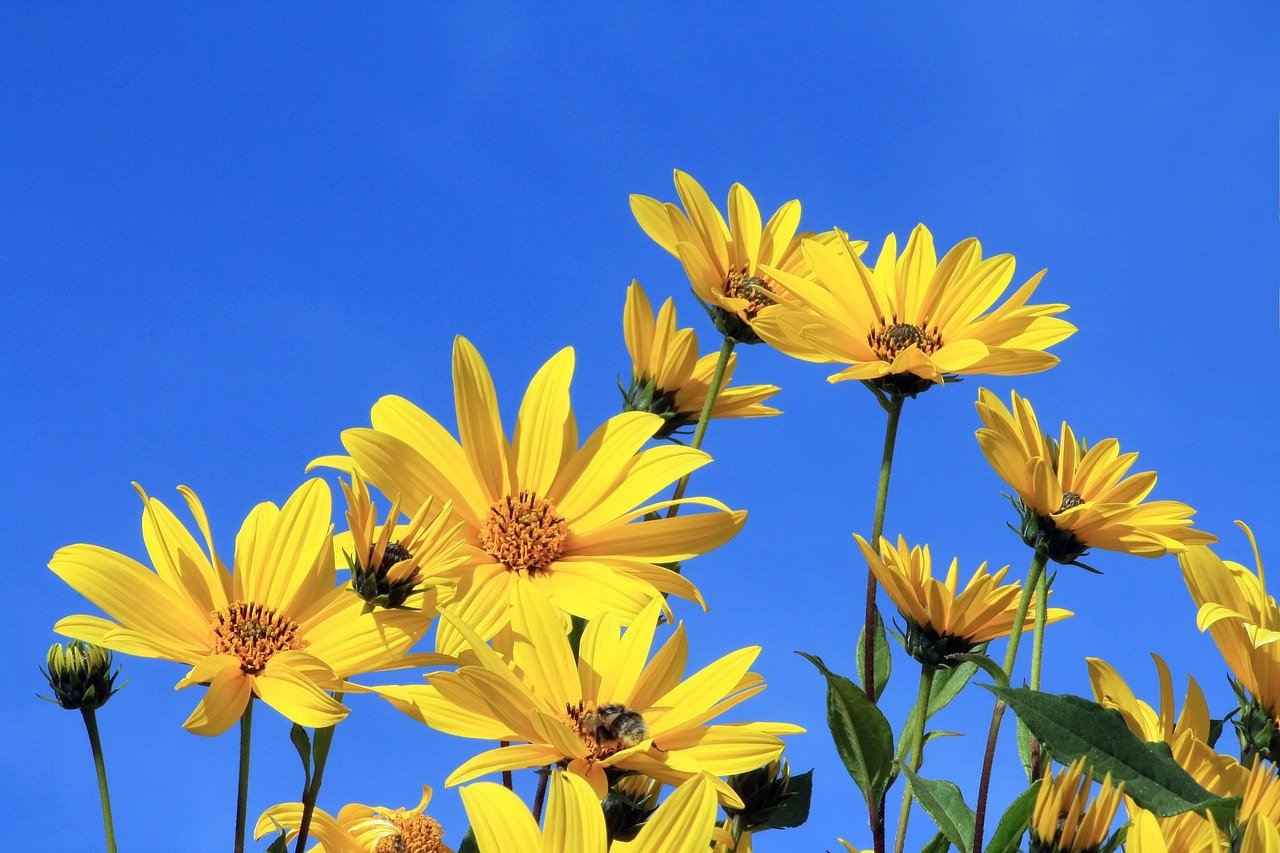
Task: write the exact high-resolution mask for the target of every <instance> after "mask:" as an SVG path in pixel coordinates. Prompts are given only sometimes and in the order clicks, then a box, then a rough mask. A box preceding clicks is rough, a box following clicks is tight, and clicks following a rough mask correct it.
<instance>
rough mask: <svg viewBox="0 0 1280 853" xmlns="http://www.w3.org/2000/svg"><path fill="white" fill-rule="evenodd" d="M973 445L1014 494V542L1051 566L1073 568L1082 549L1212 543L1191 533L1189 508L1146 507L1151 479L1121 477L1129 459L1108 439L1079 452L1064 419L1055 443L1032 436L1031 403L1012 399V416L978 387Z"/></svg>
mask: <svg viewBox="0 0 1280 853" xmlns="http://www.w3.org/2000/svg"><path fill="white" fill-rule="evenodd" d="M978 415H979V416H980V417H981V418H982V429H980V430H978V432H977V435H978V444H979V445H980V446H981V447H982V452H983V454H984V455H985V456H986V457H987V461H988V462H989V463H991V467H992V468H994V469H995V470H996V473H997V474H999V475H1000V476H1001V478H1003V479H1004V481H1005V482H1006V483H1008V484H1009V485H1010V486H1012V487H1013V489H1014V491H1016V492H1017V493H1018V499H1019V501H1020V506H1019V512H1020V513H1021V514H1022V530H1021V533H1022V539H1023V541H1024V542H1026V543H1027V544H1028V545H1029V546H1031V547H1032V548H1037V549H1039V548H1044V549H1045V550H1046V552H1047V554H1048V556H1049V557H1050V558H1051V559H1053V560H1054V561H1056V562H1059V563H1068V564H1072V565H1081V564H1080V563H1079V562H1077V561H1078V560H1079V558H1080V557H1082V556H1084V554H1085V553H1086V552H1087V551H1088V549H1090V548H1102V549H1104V550H1107V551H1120V552H1122V553H1125V554H1136V555H1137V556H1139V557H1160V556H1163V555H1164V554H1167V553H1175V554H1180V553H1182V552H1183V551H1185V550H1186V549H1187V548H1188V547H1190V546H1192V545H1203V544H1206V543H1209V542H1216V541H1217V537H1215V536H1212V535H1210V534H1208V533H1205V532H1204V531H1201V530H1194V529H1192V527H1191V516H1193V515H1195V510H1193V509H1192V508H1191V507H1189V506H1187V505H1186V504H1184V503H1179V502H1178V501H1148V500H1147V499H1146V498H1147V495H1149V494H1151V490H1152V489H1153V488H1155V485H1156V473H1155V472H1154V471H1143V472H1142V473H1140V474H1133V475H1131V476H1127V477H1126V476H1125V475H1126V473H1127V472H1128V471H1129V469H1130V468H1131V467H1132V466H1133V463H1134V462H1135V461H1136V460H1137V458H1138V454H1136V453H1123V454H1122V453H1121V452H1120V444H1119V442H1117V441H1116V440H1115V439H1114V438H1108V439H1105V440H1103V441H1100V442H1098V443H1097V444H1095V445H1093V446H1092V447H1085V446H1084V445H1083V444H1082V443H1081V442H1080V441H1078V440H1077V439H1076V435H1075V433H1074V432H1072V430H1071V427H1070V426H1068V425H1067V423H1066V422H1065V421H1064V422H1063V424H1062V431H1061V434H1060V438H1059V439H1058V440H1057V441H1054V440H1053V439H1050V438H1049V437H1047V436H1046V435H1045V434H1044V433H1043V432H1042V431H1041V430H1040V423H1039V422H1038V421H1037V420H1036V413H1035V411H1034V410H1033V409H1032V408H1031V404H1030V403H1029V402H1028V401H1027V400H1026V399H1024V398H1022V397H1019V396H1018V394H1017V392H1014V394H1013V411H1010V410H1009V409H1007V408H1005V405H1004V403H1002V402H1001V401H1000V400H999V398H997V397H996V395H995V394H992V393H991V392H990V391H988V390H987V389H985V388H983V389H981V390H980V391H979V396H978Z"/></svg>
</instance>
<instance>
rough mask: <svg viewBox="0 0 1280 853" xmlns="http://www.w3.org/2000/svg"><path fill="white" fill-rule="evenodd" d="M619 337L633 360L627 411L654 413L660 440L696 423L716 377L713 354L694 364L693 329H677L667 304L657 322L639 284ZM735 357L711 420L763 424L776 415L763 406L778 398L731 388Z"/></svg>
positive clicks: (760, 389) (761, 390)
mask: <svg viewBox="0 0 1280 853" xmlns="http://www.w3.org/2000/svg"><path fill="white" fill-rule="evenodd" d="M622 328H623V334H624V336H625V337H626V341H627V352H629V353H630V354H631V388H630V389H629V390H628V391H627V392H626V396H625V401H624V405H625V406H626V408H627V410H628V411H641V412H653V413H654V414H655V415H660V416H661V417H662V418H663V419H664V421H665V423H663V425H662V429H660V430H658V434H657V437H658V438H669V437H670V436H671V435H673V434H674V433H676V432H677V431H678V430H680V429H682V428H683V427H689V426H693V425H694V424H696V423H697V422H698V416H699V415H700V414H701V412H702V405H703V402H704V401H705V400H706V399H707V393H708V391H709V390H710V388H709V386H710V384H711V375H712V373H714V372H715V366H716V359H717V356H716V355H715V354H710V355H705V356H703V357H702V358H698V336H697V334H696V333H695V332H694V331H693V329H677V328H676V309H675V303H674V302H673V301H672V300H671V299H670V298H668V299H667V301H666V302H663V303H662V307H661V308H660V309H658V315H657V317H656V318H655V317H654V314H653V308H652V307H651V306H650V304H649V298H648V297H647V296H645V292H644V288H642V287H641V286H640V282H638V281H633V282H631V286H630V287H629V288H627V307H626V310H625V312H624V314H623V324H622ZM736 364H737V356H736V355H735V354H732V353H731V354H730V355H729V363H728V365H727V366H726V368H725V373H724V382H723V384H722V385H721V387H720V393H719V394H717V395H716V401H715V406H714V407H713V408H712V410H711V417H713V418H761V417H766V416H768V415H776V414H780V413H779V412H778V410H777V409H773V408H770V407H768V406H762V405H761V403H762V402H763V401H765V400H767V399H769V398H770V397H772V396H773V395H774V394H777V393H778V386H777V385H742V386H740V387H737V388H730V387H729V381H730V379H731V378H732V377H733V370H734V367H735V365H736Z"/></svg>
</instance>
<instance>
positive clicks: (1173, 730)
mask: <svg viewBox="0 0 1280 853" xmlns="http://www.w3.org/2000/svg"><path fill="white" fill-rule="evenodd" d="M1151 657H1152V659H1154V660H1155V662H1156V671H1157V673H1158V675H1159V678H1160V712H1159V713H1156V711H1155V709H1153V708H1152V707H1151V706H1150V705H1148V704H1147V703H1146V702H1143V701H1142V700H1140V699H1139V698H1138V697H1137V696H1135V695H1134V694H1133V691H1132V690H1130V689H1129V685H1128V684H1126V683H1125V681H1124V679H1123V678H1121V677H1120V673H1118V672H1116V670H1115V668H1114V667H1113V666H1111V664H1109V663H1107V662H1106V661H1104V660H1102V659H1101V658H1085V662H1086V663H1087V664H1088V665H1089V684H1090V685H1091V686H1092V687H1093V698H1094V701H1096V702H1097V703H1098V704H1099V705H1101V706H1102V707H1104V708H1114V709H1115V710H1117V711H1119V712H1120V715H1121V716H1122V717H1124V721H1125V725H1127V726H1128V727H1129V731H1131V732H1133V733H1134V734H1135V735H1137V736H1138V737H1140V738H1142V739H1143V740H1146V741H1164V742H1165V743H1167V744H1169V745H1170V746H1173V744H1175V743H1177V740H1178V738H1179V737H1180V736H1181V735H1182V734H1183V733H1184V732H1190V733H1192V734H1193V735H1194V736H1195V737H1197V738H1199V739H1200V740H1202V741H1207V740H1208V739H1209V725H1210V721H1209V705H1208V703H1207V702H1206V701H1205V698H1204V692H1203V691H1202V690H1201V689H1200V685H1198V684H1196V682H1195V679H1194V678H1191V677H1189V676H1188V678H1187V695H1186V698H1185V699H1184V700H1183V702H1182V713H1181V714H1179V715H1178V718H1177V721H1176V722H1175V721H1174V716H1173V678H1172V677H1171V676H1170V675H1169V666H1168V665H1167V664H1166V663H1165V662H1164V658H1162V657H1160V656H1159V655H1157V654H1152V655H1151Z"/></svg>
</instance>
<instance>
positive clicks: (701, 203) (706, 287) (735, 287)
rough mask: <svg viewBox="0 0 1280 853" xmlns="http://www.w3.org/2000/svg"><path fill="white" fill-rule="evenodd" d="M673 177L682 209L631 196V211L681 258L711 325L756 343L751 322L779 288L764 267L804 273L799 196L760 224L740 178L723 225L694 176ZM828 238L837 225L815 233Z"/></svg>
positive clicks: (857, 247) (860, 246)
mask: <svg viewBox="0 0 1280 853" xmlns="http://www.w3.org/2000/svg"><path fill="white" fill-rule="evenodd" d="M675 181H676V194H677V195H679V196H680V202H681V203H682V204H683V205H684V211H681V210H680V208H679V207H677V206H676V205H674V204H670V203H667V204H663V203H662V202H660V201H658V200H657V199H654V198H649V197H648V196H643V195H633V196H631V212H632V213H633V214H635V217H636V221H637V222H639V223H640V227H641V228H643V229H644V232H645V233H646V234H648V235H649V236H650V237H652V238H653V240H654V242H656V243H657V244H658V245H659V246H661V247H662V248H664V249H666V250H667V251H668V252H670V253H671V254H673V255H675V256H676V257H677V258H678V259H679V260H680V263H681V264H682V265H683V266H684V271H685V273H686V274H687V275H688V276H689V281H690V282H691V283H692V284H693V292H694V294H695V295H696V296H697V297H698V298H699V299H700V300H702V301H703V302H704V303H706V305H707V306H708V307H709V308H710V309H711V311H712V317H713V318H714V319H715V322H716V328H717V329H719V330H720V332H721V333H723V334H725V335H728V336H730V337H733V338H735V339H736V340H738V341H739V342H742V343H756V342H757V341H758V340H759V338H757V337H756V335H755V333H754V332H753V331H752V329H751V323H752V321H753V320H754V319H755V317H756V315H757V314H758V313H759V312H760V309H762V308H764V307H766V306H768V305H770V304H772V303H773V301H774V299H776V298H777V296H778V295H779V294H780V293H783V292H784V291H783V288H782V286H781V285H780V284H779V283H778V278H777V276H775V275H773V274H772V273H767V272H765V269H764V268H765V267H768V268H771V269H777V270H783V271H786V272H788V273H791V274H792V275H793V276H794V277H799V278H803V277H804V276H806V275H808V274H809V269H808V266H807V265H806V263H805V260H804V258H803V257H802V256H801V254H800V252H799V245H800V240H801V238H814V235H812V234H797V233H796V229H797V228H798V227H799V225H800V202H799V201H796V200H794V199H793V200H791V201H789V202H787V203H786V204H784V205H783V206H782V207H780V208H778V211H777V212H776V213H774V214H773V216H772V217H770V219H769V221H768V222H767V223H765V224H764V225H763V226H761V224H760V209H759V208H758V207H756V202H755V199H754V198H752V197H751V193H749V192H747V189H746V187H744V186H742V184H734V185H733V186H732V187H731V188H730V189H729V222H728V224H726V223H725V220H724V217H723V216H721V215H720V211H718V210H716V206H715V204H713V203H712V201H711V198H710V197H709V196H708V195H707V193H706V190H704V189H703V188H702V186H701V185H700V184H699V183H698V182H697V181H695V180H694V179H693V178H692V177H690V176H689V175H687V174H685V173H684V172H681V171H680V170H678V169H677V170H676V173H675ZM834 237H835V232H827V233H825V234H822V235H818V236H817V237H816V238H815V239H817V240H818V241H819V242H823V241H828V240H832V239H834ZM842 245H847V246H851V247H852V251H859V252H860V251H862V249H863V248H865V247H866V243H861V242H859V243H852V244H850V243H848V241H844V242H843V243H842Z"/></svg>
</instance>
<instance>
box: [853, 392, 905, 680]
mask: <svg viewBox="0 0 1280 853" xmlns="http://www.w3.org/2000/svg"><path fill="white" fill-rule="evenodd" d="M905 401H906V397H903V396H902V395H901V394H894V395H893V396H891V397H890V398H889V399H888V402H887V404H885V407H884V408H885V412H886V413H887V414H888V418H887V419H886V421H885V426H884V450H883V452H882V453H881V455H880V483H879V485H878V486H877V487H876V511H875V516H874V517H873V518H872V520H871V542H870V544H871V549H872V550H873V551H876V552H878V551H879V550H880V537H881V535H883V534H884V514H885V509H886V507H887V506H888V504H889V475H890V474H891V473H892V472H893V448H894V445H895V444H896V443H897V441H898V419H899V418H900V417H901V416H902V404H903V403H904V402H905ZM876 616H877V612H876V576H875V574H874V573H873V572H872V571H871V569H870V567H868V568H867V601H866V614H865V617H864V619H863V627H862V635H863V637H864V638H865V639H864V640H863V643H862V671H863V673H864V674H865V679H866V684H865V685H864V689H865V690H866V691H867V698H868V699H870V700H871V701H872V702H874V701H876V630H875V625H876Z"/></svg>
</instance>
